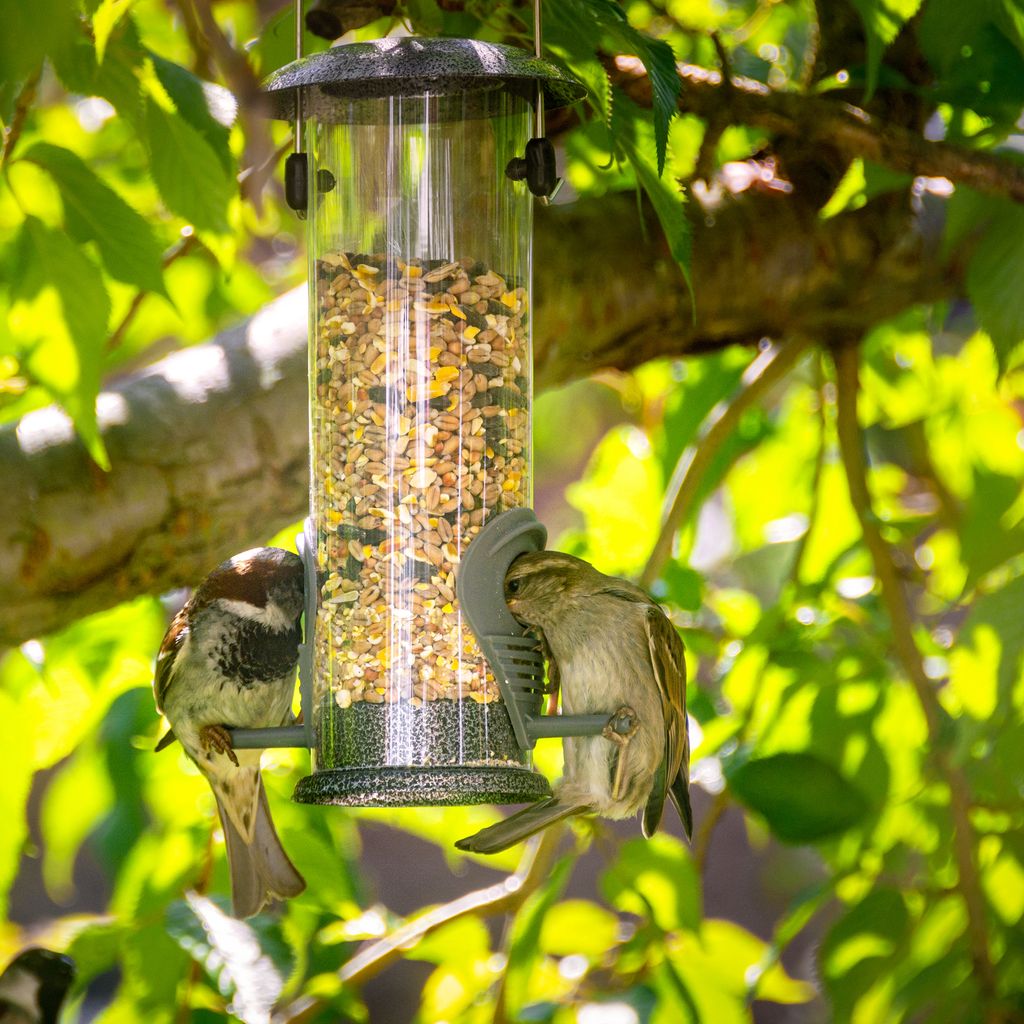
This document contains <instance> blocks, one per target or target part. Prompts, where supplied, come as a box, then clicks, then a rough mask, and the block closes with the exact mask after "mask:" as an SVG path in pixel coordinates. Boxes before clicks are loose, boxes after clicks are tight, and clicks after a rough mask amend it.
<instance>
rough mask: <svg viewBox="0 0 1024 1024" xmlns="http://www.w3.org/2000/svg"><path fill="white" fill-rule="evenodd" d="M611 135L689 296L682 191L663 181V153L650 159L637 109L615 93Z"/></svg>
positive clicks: (689, 248) (687, 223)
mask: <svg viewBox="0 0 1024 1024" xmlns="http://www.w3.org/2000/svg"><path fill="white" fill-rule="evenodd" d="M612 124H613V125H614V126H615V127H614V133H615V139H616V141H617V142H618V144H619V146H620V148H621V149H622V151H623V152H624V153H625V154H626V157H627V159H628V160H629V162H630V163H631V164H632V166H633V170H634V171H635V172H636V177H637V181H638V182H639V184H640V186H641V187H642V188H643V190H644V191H645V192H646V193H647V195H648V197H649V198H650V200H651V205H652V206H653V207H654V211H655V213H656V214H657V215H658V221H659V222H660V223H661V227H662V230H663V231H664V232H665V239H666V241H667V242H668V248H669V252H671V253H672V258H673V259H674V260H675V261H676V263H678V264H679V267H680V269H681V270H682V272H683V277H684V278H685V280H686V287H687V288H689V290H690V295H691V297H692V296H693V282H692V279H691V277H690V262H691V255H692V232H691V230H690V221H689V220H688V218H687V216H686V195H685V193H684V191H683V187H682V185H681V184H680V183H679V182H677V181H675V180H672V181H666V180H665V178H664V177H662V174H661V169H662V165H663V164H664V153H662V152H660V151H659V156H658V165H657V167H655V165H654V162H653V161H652V160H651V150H650V146H649V145H645V144H644V141H643V136H644V129H645V127H646V125H645V122H644V119H643V118H642V116H641V113H640V109H639V108H638V107H637V106H636V105H635V104H634V103H632V102H631V101H630V100H628V99H627V98H626V97H625V96H624V95H622V94H619V93H616V96H615V109H614V112H613V114H612Z"/></svg>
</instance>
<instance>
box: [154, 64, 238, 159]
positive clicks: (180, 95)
mask: <svg viewBox="0 0 1024 1024" xmlns="http://www.w3.org/2000/svg"><path fill="white" fill-rule="evenodd" d="M148 55H149V58H150V60H152V62H153V70H154V71H155V72H156V77H157V80H158V81H159V83H160V85H161V86H163V88H164V90H165V91H166V93H167V95H168V96H169V97H170V98H171V99H172V100H173V101H174V106H175V108H176V109H177V111H178V113H179V114H180V115H181V116H182V117H183V118H184V119H185V121H187V122H188V123H189V124H190V125H191V126H192V127H193V128H194V129H195V130H196V131H197V132H198V133H199V134H200V135H201V136H202V137H203V138H204V139H205V140H206V141H207V142H208V143H209V145H210V147H211V148H212V149H213V151H214V152H215V153H216V154H217V157H218V159H219V160H220V162H221V165H222V166H223V168H224V171H225V172H226V173H227V174H228V175H231V176H232V177H233V176H234V175H235V173H236V172H237V170H238V167H237V163H236V161H235V157H234V155H233V154H232V152H231V146H230V142H229V136H230V131H231V126H232V125H233V124H234V122H235V118H236V117H237V115H238V102H237V101H236V100H235V98H234V96H232V95H231V93H230V92H228V90H227V89H225V88H224V87H223V86H221V85H216V84H214V83H213V82H204V81H203V80H202V79H201V78H197V77H196V76H195V75H193V74H192V72H191V71H189V70H188V69H187V68H183V67H182V66H181V65H180V64H175V63H174V62H173V61H169V60H164V58H163V57H160V56H157V54H155V53H149V54H148Z"/></svg>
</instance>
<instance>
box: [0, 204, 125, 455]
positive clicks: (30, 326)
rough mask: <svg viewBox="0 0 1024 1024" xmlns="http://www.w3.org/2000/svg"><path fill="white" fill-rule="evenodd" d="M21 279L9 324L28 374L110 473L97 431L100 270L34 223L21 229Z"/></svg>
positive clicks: (62, 237)
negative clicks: (22, 350) (64, 413)
mask: <svg viewBox="0 0 1024 1024" xmlns="http://www.w3.org/2000/svg"><path fill="white" fill-rule="evenodd" d="M21 254H22V260H23V264H22V266H23V274H22V276H21V277H20V278H19V279H18V280H17V281H16V282H15V284H14V287H13V288H12V293H13V296H12V297H13V299H14V302H13V304H12V307H11V316H10V322H11V326H12V329H13V334H14V336H15V338H16V339H17V340H18V341H19V342H20V343H21V345H22V346H23V347H24V348H26V349H28V350H29V355H28V357H27V359H26V361H25V362H26V365H27V366H28V369H29V372H30V373H31V374H32V376H33V377H34V378H35V379H36V380H37V381H39V383H41V384H42V385H43V386H45V387H46V388H47V389H48V390H49V391H50V392H51V394H52V395H53V396H54V397H55V398H56V399H57V401H59V402H60V404H61V405H62V406H63V407H64V409H65V410H66V411H67V413H68V415H69V416H70V417H71V419H72V420H73V421H74V424H75V429H76V430H77V431H78V433H79V436H80V437H81V438H82V441H83V442H84V444H85V446H86V447H87V448H88V449H89V454H90V455H91V456H92V457H93V458H94V459H95V460H96V462H97V463H99V465H101V466H103V467H104V468H108V467H109V462H108V460H107V455H106V450H105V449H104V447H103V441H102V439H101V438H100V435H99V431H98V429H97V426H96V396H97V394H99V389H100V377H101V370H102V365H103V347H104V344H105V342H106V339H107V323H108V320H109V318H110V298H109V296H108V295H107V289H106V287H105V286H104V284H103V275H102V274H101V273H100V270H99V267H97V266H96V264H95V263H93V262H92V260H91V259H89V257H88V256H86V255H85V253H84V252H82V250H81V249H80V248H79V247H78V246H76V245H75V244H74V242H72V240H71V239H70V238H69V237H68V236H67V235H66V234H65V233H64V232H62V231H57V230H55V229H53V228H49V227H47V226H46V225H45V224H43V223H42V221H40V220H38V219H37V218H35V217H28V218H26V220H25V223H24V225H23V226H22V233H21Z"/></svg>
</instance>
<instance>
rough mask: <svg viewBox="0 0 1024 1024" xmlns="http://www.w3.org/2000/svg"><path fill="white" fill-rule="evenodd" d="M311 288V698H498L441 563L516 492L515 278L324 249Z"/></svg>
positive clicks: (521, 309)
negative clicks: (316, 598)
mask: <svg viewBox="0 0 1024 1024" xmlns="http://www.w3.org/2000/svg"><path fill="white" fill-rule="evenodd" d="M317 296H318V304H317V325H316V356H315V369H314V386H315V388H316V393H317V399H318V401H317V402H316V403H315V404H314V422H313V458H314V471H315V472H314V502H313V504H314V514H315V517H316V524H317V531H318V533H317V536H318V542H317V544H318V547H317V563H318V568H319V569H320V570H321V572H325V571H327V572H328V574H327V576H326V578H325V579H324V582H323V584H322V590H321V607H320V611H319V613H318V622H317V628H316V645H317V655H318V659H319V663H320V664H326V665H329V669H328V671H327V672H325V673H322V674H321V676H320V679H318V681H317V682H318V686H319V689H320V692H319V693H318V694H317V699H321V698H322V697H323V696H324V693H325V692H326V688H327V687H330V688H331V689H332V690H333V692H334V695H335V698H334V699H335V700H336V702H337V703H338V705H339V707H349V706H351V705H352V704H353V703H357V702H359V701H366V702H369V703H378V704H379V703H393V702H395V701H398V700H407V701H410V702H414V703H415V704H416V705H419V704H421V703H422V702H423V701H434V700H442V699H459V698H468V699H471V700H473V701H475V702H478V703H489V702H491V701H493V700H497V699H499V694H498V690H497V686H496V685H495V683H494V680H493V678H492V676H491V675H490V673H489V672H488V671H487V668H486V663H485V661H484V658H483V656H482V655H481V653H480V651H479V649H478V647H477V645H476V642H475V640H474V639H473V636H472V633H471V632H470V630H469V627H468V625H466V624H465V623H464V622H463V620H462V618H461V616H460V615H459V611H458V603H457V601H455V576H456V572H457V570H458V564H459V560H460V558H461V554H462V552H463V550H464V549H465V546H466V544H468V543H470V542H471V541H472V539H473V537H474V536H475V535H476V534H477V533H478V532H479V531H480V528H481V526H482V525H483V523H484V522H486V520H487V517H488V516H490V515H492V514H497V513H498V512H500V511H504V510H505V509H509V508H515V507H520V506H525V505H528V504H529V500H530V495H529V493H528V486H529V474H528V473H527V467H526V464H525V459H526V456H527V454H528V452H529V443H530V438H529V433H528V431H529V417H528V416H526V415H521V414H520V412H521V411H522V410H525V408H526V406H527V403H528V401H529V379H528V376H527V375H526V373H527V372H528V371H525V370H524V367H526V366H528V360H527V353H526V348H525V346H526V337H527V331H526V329H525V328H526V319H527V316H528V312H529V302H528V296H527V293H526V290H525V288H523V287H521V286H520V285H519V284H517V283H516V282H514V281H509V280H506V279H505V278H504V277H502V276H501V274H499V273H496V272H495V271H494V270H492V269H491V268H488V267H486V266H484V265H483V264H480V263H478V262H474V261H472V260H468V259H463V260H459V261H456V262H450V261H426V260H417V259H408V260H395V261H390V262H389V261H386V260H385V259H384V258H383V257H376V256H367V255H365V254H360V255H355V254H352V253H334V254H330V255H328V256H326V257H325V258H324V259H323V260H321V261H319V263H318V275H317Z"/></svg>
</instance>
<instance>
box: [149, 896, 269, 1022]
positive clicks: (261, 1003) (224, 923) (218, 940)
mask: <svg viewBox="0 0 1024 1024" xmlns="http://www.w3.org/2000/svg"><path fill="white" fill-rule="evenodd" d="M167 931H168V934H169V935H171V936H172V937H173V938H174V939H175V940H176V941H177V942H178V944H179V945H180V946H181V947H182V949H184V950H185V951H186V952H187V953H188V954H189V955H190V956H191V957H192V958H193V959H194V960H196V961H198V962H199V963H200V964H202V965H203V967H204V969H205V970H206V971H207V973H208V974H209V975H210V976H211V977H212V978H214V979H215V980H216V982H217V987H218V989H219V991H220V992H221V994H222V995H223V996H225V998H227V999H229V1000H230V1002H229V1004H228V1009H229V1010H230V1012H231V1013H233V1014H234V1015H235V1016H237V1017H238V1018H239V1019H240V1020H242V1021H251V1022H253V1024H255V1022H257V1021H265V1020H267V1019H269V1015H270V1010H271V1008H272V1007H273V1006H274V1004H275V1003H276V1002H277V998H278V996H280V994H281V991H282V989H283V988H284V977H283V975H282V973H281V971H280V967H279V963H275V959H277V960H278V961H280V959H281V958H282V957H283V956H284V955H285V947H283V946H282V945H281V943H280V939H279V938H278V939H277V940H276V943H275V944H276V945H277V946H278V947H279V948H278V951H277V952H278V957H277V958H275V957H272V956H271V955H269V954H268V952H267V951H266V950H265V948H264V943H265V942H267V940H268V938H270V936H268V934H267V933H266V931H265V932H264V934H263V935H261V934H260V933H259V932H257V930H256V927H255V926H254V924H252V923H247V922H245V921H239V920H237V919H236V918H233V917H231V916H230V915H229V914H227V913H226V912H225V911H224V910H222V909H221V908H220V907H219V906H218V905H217V904H216V903H214V902H213V900H211V899H208V898H207V897H206V896H200V895H199V894H198V893H194V892H190V893H188V894H187V895H186V897H185V900H184V902H176V903H174V904H172V905H171V906H170V907H169V908H168V911H167Z"/></svg>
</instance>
